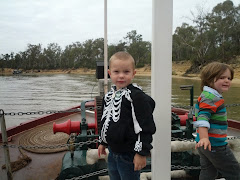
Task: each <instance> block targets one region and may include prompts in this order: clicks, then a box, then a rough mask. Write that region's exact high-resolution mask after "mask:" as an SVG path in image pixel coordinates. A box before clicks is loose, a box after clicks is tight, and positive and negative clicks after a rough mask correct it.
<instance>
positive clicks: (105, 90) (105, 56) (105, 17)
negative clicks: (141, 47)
mask: <svg viewBox="0 0 240 180" xmlns="http://www.w3.org/2000/svg"><path fill="white" fill-rule="evenodd" d="M107 70H108V46H107V0H104V93H105V94H106V93H107V92H108V72H107Z"/></svg>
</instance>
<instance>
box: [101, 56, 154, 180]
mask: <svg viewBox="0 0 240 180" xmlns="http://www.w3.org/2000/svg"><path fill="white" fill-rule="evenodd" d="M109 68H110V69H109V70H108V73H109V75H110V77H111V80H112V83H113V84H114V86H113V87H112V89H111V90H110V91H109V92H108V93H107V94H106V95H105V97H104V99H103V114H102V119H101V132H100V136H99V140H100V145H99V147H98V155H99V156H100V155H101V154H106V151H105V148H106V147H108V150H109V155H108V172H109V176H110V179H111V180H139V179H140V170H141V169H142V168H144V167H145V166H146V157H147V156H149V155H150V150H151V149H152V145H151V142H152V135H153V134H154V133H155V131H156V127H155V123H154V121H153V115H152V113H153V110H154V108H155V102H154V100H153V99H152V98H151V97H150V96H148V95H146V94H145V93H144V92H143V91H142V90H141V89H140V88H139V87H138V86H136V85H133V84H132V80H133V78H134V75H135V74H136V70H135V62H134V59H133V57H132V56H131V55H130V54H129V53H127V52H117V53H115V54H114V55H113V56H112V57H111V58H110V61H109Z"/></svg>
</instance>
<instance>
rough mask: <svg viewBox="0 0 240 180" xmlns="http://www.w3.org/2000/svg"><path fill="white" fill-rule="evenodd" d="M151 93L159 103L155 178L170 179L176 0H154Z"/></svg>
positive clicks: (153, 175) (154, 142)
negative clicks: (173, 27)
mask: <svg viewBox="0 0 240 180" xmlns="http://www.w3.org/2000/svg"><path fill="white" fill-rule="evenodd" d="M152 2H153V5H152V6H153V14H152V28H153V29H152V64H151V69H152V74H151V75H152V79H151V96H152V97H153V99H154V100H155V102H156V108H155V110H154V120H155V123H156V128H157V131H156V133H155V135H154V137H153V150H152V158H151V162H152V179H153V180H159V179H166V180H167V179H171V94H172V93H171V91H172V87H171V82H172V16H173V0H161V1H159V0H153V1H152Z"/></svg>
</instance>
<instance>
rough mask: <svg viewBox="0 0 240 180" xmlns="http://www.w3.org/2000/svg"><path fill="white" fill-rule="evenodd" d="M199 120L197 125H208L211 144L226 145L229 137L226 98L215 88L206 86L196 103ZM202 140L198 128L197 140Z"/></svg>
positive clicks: (196, 113)
mask: <svg viewBox="0 0 240 180" xmlns="http://www.w3.org/2000/svg"><path fill="white" fill-rule="evenodd" d="M195 116H196V118H197V121H196V122H195V123H194V125H195V127H197V128H198V127H207V128H208V137H209V140H210V142H211V146H223V145H226V144H227V142H226V139H227V128H228V123H227V111H226V107H225V105H224V99H223V97H222V95H221V94H219V93H218V92H217V91H216V90H215V89H213V88H210V87H208V86H204V88H203V92H202V93H201V95H200V96H199V97H198V100H197V104H196V105H195ZM199 140H200V138H199V133H198V130H197V137H196V141H197V142H198V141H199Z"/></svg>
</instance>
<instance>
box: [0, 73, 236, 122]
mask: <svg viewBox="0 0 240 180" xmlns="http://www.w3.org/2000/svg"><path fill="white" fill-rule="evenodd" d="M159 81H161V79H159ZM134 83H137V84H138V85H140V86H141V87H142V88H143V90H144V91H145V92H146V93H147V94H149V95H151V80H150V77H144V76H141V77H140V76H137V77H135V79H134ZM181 85H193V86H194V103H195V102H196V99H197V97H198V95H199V94H200V89H199V86H200V81H199V80H192V79H182V78H173V79H172V105H173V106H177V107H179V106H180V107H181V106H182V107H186V106H189V105H190V91H189V90H181V89H180V86H181ZM239 92H240V84H232V87H231V89H230V90H229V91H228V92H227V93H225V94H223V96H224V99H225V104H228V105H230V107H228V108H227V111H228V118H229V119H235V120H238V121H240V117H239V115H240V106H239V104H240V93H239ZM159 93H161V89H159ZM97 95H98V82H97V79H96V78H95V75H79V74H55V75H10V76H0V109H2V110H3V111H4V112H5V113H11V112H13V114H14V113H16V114H17V113H19V112H23V113H27V112H39V111H44V112H46V111H55V110H56V111H60V110H65V109H68V108H70V107H73V106H77V105H79V104H80V103H81V101H84V100H90V99H93V98H94V97H95V96H97ZM236 105H237V106H236ZM13 114H12V115H6V116H5V120H6V125H7V127H12V126H16V125H19V124H20V123H22V122H26V121H29V120H32V119H34V118H38V117H39V116H40V115H23V116H20V115H13ZM41 116H42V115H41Z"/></svg>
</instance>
